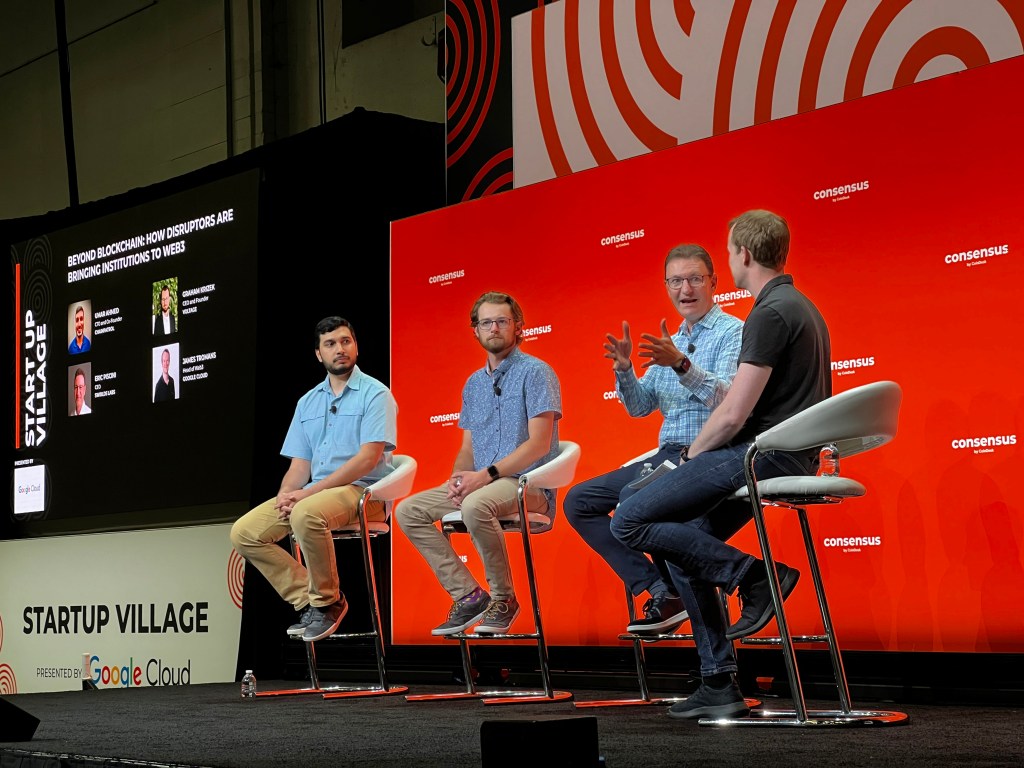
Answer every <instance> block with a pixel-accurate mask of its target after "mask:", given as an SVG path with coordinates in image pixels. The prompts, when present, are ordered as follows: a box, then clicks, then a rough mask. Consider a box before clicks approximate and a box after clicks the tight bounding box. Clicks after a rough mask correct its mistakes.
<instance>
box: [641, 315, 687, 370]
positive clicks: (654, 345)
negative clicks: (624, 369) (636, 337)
mask: <svg viewBox="0 0 1024 768" xmlns="http://www.w3.org/2000/svg"><path fill="white" fill-rule="evenodd" d="M640 336H641V337H642V338H644V339H645V340H646V341H643V342H641V343H640V345H639V346H640V352H639V353H638V354H639V355H640V357H646V358H649V359H648V360H647V362H646V363H644V364H643V365H642V366H641V367H643V368H650V367H651V366H652V365H664V366H666V367H667V368H671V367H672V366H674V365H676V364H677V363H678V362H679V361H680V360H682V359H683V357H684V355H683V353H682V352H680V351H679V350H678V349H676V345H675V344H674V343H673V342H672V335H671V334H670V333H669V332H668V323H666V322H665V318H662V319H661V336H654V335H653V334H650V333H642V334H640Z"/></svg>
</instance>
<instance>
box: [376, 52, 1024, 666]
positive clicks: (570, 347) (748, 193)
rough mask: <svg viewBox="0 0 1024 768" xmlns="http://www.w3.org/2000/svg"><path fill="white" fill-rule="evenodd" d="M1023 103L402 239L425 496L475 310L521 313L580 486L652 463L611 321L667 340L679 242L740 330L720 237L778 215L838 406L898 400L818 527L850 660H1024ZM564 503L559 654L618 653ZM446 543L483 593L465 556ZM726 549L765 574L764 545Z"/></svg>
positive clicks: (813, 127) (613, 590)
mask: <svg viewBox="0 0 1024 768" xmlns="http://www.w3.org/2000/svg"><path fill="white" fill-rule="evenodd" d="M1022 79H1024V58H1021V57H1017V58H1014V59H1009V60H1005V61H1002V62H998V63H995V64H991V65H988V66H984V67H979V68H976V69H972V70H969V71H967V72H964V73H960V74H956V75H949V76H945V77H941V78H937V79H934V80H930V81H927V82H923V83H918V84H915V85H911V86H908V87H905V88H899V89H896V90H893V91H889V92H886V93H882V94H877V95H874V96H869V97H866V98H862V99H857V100H853V101H850V102H847V103H844V104H839V105H836V106H833V107H828V108H825V109H821V110H817V111H813V112H808V113H804V114H801V115H797V116H793V117H789V118H785V119H781V120H777V121H773V122H770V123H764V124H761V125H758V126H754V127H751V128H747V129H743V130H739V131H734V132H732V133H728V134H724V135H721V136H717V137H713V138H709V139H706V140H702V141H698V142H694V143H691V144H687V145H683V146H680V147H676V148H672V149H668V150H664V151H661V152H657V153H652V154H648V155H644V156H642V157H637V158H633V159H630V160H626V161H623V162H619V163H615V164H612V165H608V166H604V167H601V168H597V169H594V170H590V171H585V172H581V173H577V174H573V175H570V176H566V177H563V178H559V179H555V180H551V181H547V182H542V183H538V184H534V185H530V186H528V187H525V188H522V189H518V190H515V191H512V192H508V193H504V194H501V195H496V196H494V197H491V198H486V199H482V200H478V201H474V202H469V203H465V204H462V205H458V206H454V207H450V208H447V209H444V210H440V211H436V212H432V213H428V214H425V215H422V216H417V217H415V218H410V219H407V220H403V221H399V222H395V223H394V224H393V227H392V301H391V309H392V325H391V327H392V334H393V336H392V350H391V351H392V364H391V370H392V386H393V390H394V394H395V397H396V398H397V401H398V404H399V433H398V451H399V452H400V453H408V454H411V455H412V456H414V457H415V458H416V459H417V461H418V462H419V470H418V474H417V480H416V489H415V490H423V489H425V488H429V487H434V486H437V485H440V484H442V483H443V482H445V481H446V480H447V478H448V477H449V475H450V473H451V470H452V464H453V461H454V458H455V455H456V453H457V451H458V447H459V445H460V441H461V430H460V429H459V426H458V417H459V410H460V407H461V401H460V392H461V389H462V386H463V383H464V382H465V380H466V378H467V377H468V376H469V375H470V374H471V373H472V372H473V371H474V370H477V369H479V368H481V367H482V366H483V365H484V364H485V353H484V350H483V349H482V348H481V347H480V345H479V344H478V342H477V341H476V339H475V338H474V335H473V332H472V329H471V328H470V324H469V310H470V307H471V306H472V304H473V302H474V300H475V299H476V298H477V297H478V296H479V295H480V294H481V293H483V292H484V291H488V290H500V291H506V292H508V293H510V294H512V295H513V296H514V297H515V298H516V299H518V301H519V302H520V303H521V304H522V306H523V309H524V312H525V326H524V340H523V344H522V348H523V350H524V351H525V352H527V353H528V354H530V355H534V356H536V357H539V358H541V359H543V360H545V361H547V362H548V363H549V364H551V365H552V366H553V367H554V369H555V371H556V372H557V374H558V376H559V379H560V382H561V391H562V401H563V414H562V419H561V420H560V421H559V423H558V426H559V433H560V437H561V439H563V440H571V441H574V442H577V443H579V445H580V446H581V449H582V454H581V459H580V462H579V466H578V469H577V472H576V481H577V482H579V481H582V480H585V479H587V478H591V477H594V476H596V475H599V474H602V473H604V472H607V471H609V470H611V469H613V468H615V467H617V466H619V465H620V464H622V463H624V462H627V461H628V460H630V459H631V458H633V457H635V456H637V455H638V454H641V453H643V452H645V451H647V450H649V449H651V448H654V447H655V446H656V445H657V442H658V430H659V428H660V426H661V419H660V416H659V415H658V414H654V415H651V416H648V417H645V418H631V417H630V416H628V415H627V413H626V411H625V409H624V408H623V406H622V404H621V403H619V402H618V401H617V398H616V394H615V380H614V376H613V374H612V370H611V368H612V362H611V361H610V360H608V359H606V358H605V357H604V356H603V355H604V349H603V346H602V345H603V343H604V341H605V335H606V334H608V333H612V334H615V335H617V336H618V335H621V331H622V322H623V321H624V320H627V321H629V323H630V325H631V329H632V334H633V339H634V343H635V342H637V341H639V337H640V334H641V333H652V334H658V333H659V330H658V329H659V325H660V323H661V321H662V319H663V318H664V319H665V320H666V322H667V324H668V327H669V329H670V330H671V331H672V332H674V331H675V330H676V329H677V328H678V326H679V324H680V321H681V318H680V317H679V315H678V314H677V312H676V310H675V308H674V306H673V305H672V303H671V301H670V300H669V298H668V296H667V293H666V290H665V285H664V271H663V265H664V259H665V255H666V254H667V252H668V251H669V250H670V249H671V248H672V247H673V246H675V245H677V244H680V243H698V244H701V245H703V246H704V247H706V248H707V249H708V251H709V252H710V253H711V254H712V256H713V258H714V260H715V265H716V271H717V274H718V282H717V288H716V291H715V298H716V301H717V303H718V304H719V305H720V306H721V307H722V309H723V310H724V311H725V312H728V313H730V314H733V315H735V316H737V317H739V318H741V319H743V318H745V317H746V316H747V314H748V312H749V311H750V308H751V306H752V304H753V300H754V297H752V296H750V295H749V294H748V293H747V292H745V291H743V290H738V289H737V288H736V286H735V285H734V283H733V280H732V277H731V275H730V272H729V268H728V263H727V252H726V242H727V235H728V222H729V221H730V220H731V219H732V218H733V217H735V216H737V215H739V214H740V213H742V212H744V211H746V210H749V209H755V208H758V209H760V208H763V209H769V210H772V211H775V212H776V213H778V214H780V215H782V216H784V217H785V218H786V219H787V220H788V222H789V225H790V228H791V231H792V247H791V250H790V254H789V262H788V265H787V272H789V273H791V274H792V275H793V276H794V280H795V283H796V286H797V287H798V288H799V289H800V290H802V291H803V292H805V293H806V294H807V295H808V296H809V297H811V299H812V300H813V301H814V302H815V303H816V304H817V306H818V307H819V308H820V309H821V311H822V313H823V315H824V317H825V318H826V320H827V322H828V325H829V329H830V333H831V340H832V360H831V368H832V385H833V390H834V391H835V392H842V391H844V390H847V389H850V388H852V387H856V386H859V385H862V384H866V383H869V382H872V381H878V380H894V381H896V382H898V383H899V384H900V385H901V387H902V388H903V392H904V400H903V405H902V410H901V415H900V424H899V433H898V434H897V436H896V438H895V440H894V441H893V442H891V443H889V444H887V445H885V446H883V447H881V448H879V449H876V450H874V451H870V452H868V453H865V454H862V455H859V456H854V457H851V458H849V459H847V460H845V461H842V462H841V468H840V469H841V472H842V474H844V475H847V476H850V477H853V478H856V479H857V480H859V481H861V482H862V483H864V485H865V486H866V488H867V493H866V495H865V496H864V497H862V498H859V499H855V500H850V501H846V502H844V503H842V504H839V505H835V506H829V507H815V508H813V509H812V510H811V511H810V518H811V526H812V530H813V533H814V538H815V544H816V547H817V552H818V555H819V558H820V561H821V568H822V572H823V575H824V580H825V583H826V586H827V589H828V591H829V595H830V602H831V607H832V614H833V619H834V621H835V624H836V627H837V632H838V636H839V638H840V641H841V643H842V645H843V646H844V647H846V648H851V649H862V650H893V651H944V652H973V651H978V652H1010V651H1012V652H1020V651H1022V650H1024V613H1022V612H1021V611H1019V610H1016V609H1014V608H1013V607H1012V605H1013V603H1014V601H1013V599H1012V597H1011V596H1013V595H1020V594H1024V567H1022V562H1024V560H1022V545H1024V522H1022V521H1024V514H1022V513H1024V507H1022V503H1021V500H1020V494H1019V493H1018V492H1017V491H1016V487H1015V478H1016V473H1017V471H1018V467H1019V466H1020V463H1021V459H1022V454H1021V447H1020V443H1019V441H1018V436H1017V429H1018V428H1019V426H1020V424H1021V419H1022V416H1024V397H1022V394H1021V392H1022V388H1021V381H1022V378H1024V362H1022V357H1021V355H1020V354H1019V353H1018V351H1017V350H1018V347H1019V346H1020V345H1019V343H1018V342H1017V341H1016V339H1017V338H1018V337H1019V336H1021V333H1022V331H1024V309H1022V303H1021V300H1020V295H1021V284H1022V278H1024V262H1022V259H1021V252H1022V247H1024V238H1022V235H1024V218H1022V217H1021V215H1020V211H1021V208H1022V206H1024V195H1022V193H1021V191H1020V185H1019V184H1018V183H1017V181H1016V180H1017V179H1018V178H1020V177H1021V175H1022V172H1024V155H1022V153H1021V150H1020V143H1021V136H1024V106H1022V104H1021V101H1020V99H1013V98H1007V94H1009V93H1014V92H1015V89H1016V88H1017V85H1018V84H1019V83H1020V82H1021V81H1022ZM633 361H634V365H639V364H640V363H641V362H642V361H641V359H640V358H638V357H637V355H636V349H635V347H634V355H633ZM566 490H567V489H563V490H562V491H560V492H559V494H558V505H559V509H558V516H557V517H556V519H555V522H554V525H553V527H552V529H551V530H550V531H549V532H547V533H544V534H541V535H539V536H537V537H535V538H534V539H533V541H534V546H535V552H534V554H535V561H536V567H537V576H538V581H539V587H540V602H541V605H542V608H543V612H544V625H545V626H544V628H545V633H546V636H547V639H548V641H549V643H551V644H553V645H561V646H588V645H615V644H617V643H621V642H622V641H618V640H617V636H618V634H619V633H621V632H623V631H624V630H625V626H626V624H627V621H628V616H627V612H626V606H625V602H624V587H623V584H622V582H621V581H619V580H618V579H617V577H616V576H615V574H614V573H613V572H612V570H611V569H610V568H609V567H608V566H607V565H606V564H605V562H604V561H603V560H602V559H601V558H600V557H599V556H597V555H596V554H595V553H594V552H593V551H592V550H590V549H589V548H588V547H587V545H586V544H584V542H583V541H582V539H581V538H580V536H579V535H578V534H577V533H576V532H575V531H574V530H573V529H572V528H571V527H570V526H569V524H568V523H567V522H566V519H565V516H564V514H563V511H562V509H561V503H562V501H563V500H564V498H565V491H566ZM767 517H768V521H769V526H770V528H771V530H772V532H773V533H772V535H773V536H774V541H775V542H776V543H775V544H774V545H773V554H774V555H775V557H776V558H777V559H779V560H781V561H783V562H785V563H787V564H789V565H791V566H794V567H797V568H798V569H800V570H801V571H803V573H804V575H805V578H804V579H803V580H802V581H801V583H800V584H799V585H798V586H797V588H796V590H795V592H794V593H793V595H792V596H791V597H790V599H789V601H788V602H787V610H791V611H792V614H791V616H790V625H791V628H792V629H793V631H794V632H795V633H797V634H816V633H817V632H819V631H820V618H818V617H817V615H816V610H817V609H816V602H815V597H814V590H813V587H812V584H811V581H810V578H809V576H808V575H807V574H808V571H807V566H806V557H805V556H804V555H803V547H802V543H801V538H800V529H799V524H798V521H797V519H796V516H795V514H794V513H791V512H786V511H779V510H771V511H769V512H768V515H767ZM452 541H453V545H454V546H455V547H456V549H457V550H458V552H459V553H460V554H461V555H463V556H464V557H465V560H466V562H467V563H468V565H469V566H470V568H471V569H472V570H473V571H474V573H475V574H476V575H477V578H478V579H479V580H480V583H481V584H486V582H485V581H484V575H483V570H482V568H481V567H480V560H479V556H478V555H477V553H476V551H475V550H474V548H473V546H472V543H471V541H470V539H469V537H468V536H466V535H455V536H453V539H452ZM733 543H734V544H735V545H736V546H738V547H740V548H741V549H744V550H745V551H747V552H750V553H753V554H759V550H758V546H757V540H756V536H755V534H754V531H753V526H752V525H748V526H747V527H746V528H745V529H744V530H743V531H741V532H740V533H739V534H738V535H737V536H736V537H735V538H734V539H733ZM392 546H393V548H394V557H393V590H394V599H393V617H392V618H393V628H394V638H393V639H394V641H395V642H396V643H399V644H424V645H425V644H429V643H438V642H445V641H444V639H441V638H432V637H431V635H430V630H431V628H433V627H435V626H436V625H438V624H439V623H441V622H442V621H443V620H444V618H445V615H446V611H447V610H448V608H449V606H450V598H449V596H448V595H447V594H446V593H445V592H444V591H443V590H442V589H441V588H440V587H439V585H438V583H437V579H436V578H435V576H434V574H433V573H432V572H431V570H430V568H429V567H428V566H427V565H426V563H425V561H424V560H423V558H422V557H421V556H420V555H419V554H418V553H417V552H416V550H415V549H414V548H413V547H412V545H411V544H410V543H409V541H408V540H407V539H406V537H405V536H404V534H403V533H402V532H401V530H398V529H396V532H395V535H394V536H393V537H392ZM508 549H509V552H510V556H511V558H512V562H513V567H514V576H515V581H516V589H517V595H518V597H519V600H520V602H521V603H522V604H523V606H524V609H523V611H522V613H521V614H520V617H519V619H518V620H517V622H516V625H515V626H514V627H513V631H514V632H515V631H530V630H531V629H532V614H531V613H530V611H529V610H528V604H529V589H528V587H527V584H526V580H525V572H524V570H523V566H522V560H523V558H522V552H521V550H522V547H521V545H520V542H519V541H518V540H517V539H513V538H509V539H508ZM733 601H734V602H733V603H732V605H731V610H733V611H736V610H738V608H737V605H736V603H735V598H733ZM734 615H738V614H734ZM681 631H686V626H685V625H684V627H683V629H682V630H681Z"/></svg>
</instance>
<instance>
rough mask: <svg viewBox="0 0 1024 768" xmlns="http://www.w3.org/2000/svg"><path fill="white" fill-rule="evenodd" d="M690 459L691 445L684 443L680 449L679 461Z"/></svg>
mask: <svg viewBox="0 0 1024 768" xmlns="http://www.w3.org/2000/svg"><path fill="white" fill-rule="evenodd" d="M689 460H690V446H688V445H684V446H683V448H682V450H680V451H679V463H680V464H682V463H683V462H685V461H689Z"/></svg>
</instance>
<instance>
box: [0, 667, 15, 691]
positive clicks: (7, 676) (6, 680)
mask: <svg viewBox="0 0 1024 768" xmlns="http://www.w3.org/2000/svg"><path fill="white" fill-rule="evenodd" d="M17 692H18V681H17V679H16V678H15V677H14V670H13V669H11V668H10V666H9V665H7V664H0V694H3V695H4V696H12V695H14V694H15V693H17Z"/></svg>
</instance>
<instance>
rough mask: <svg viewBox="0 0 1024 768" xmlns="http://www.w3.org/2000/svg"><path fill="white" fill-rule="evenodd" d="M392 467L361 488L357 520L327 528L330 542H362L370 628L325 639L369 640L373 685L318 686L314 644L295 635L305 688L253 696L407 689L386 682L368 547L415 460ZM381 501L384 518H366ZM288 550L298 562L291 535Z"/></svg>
mask: <svg viewBox="0 0 1024 768" xmlns="http://www.w3.org/2000/svg"><path fill="white" fill-rule="evenodd" d="M391 463H392V465H393V466H394V470H393V471H392V472H391V473H390V474H389V475H388V476H387V477H385V478H382V479H380V480H378V481H377V482H375V483H373V484H372V485H369V486H367V487H366V488H365V489H364V490H363V494H362V496H360V497H359V504H358V520H357V521H356V522H354V523H352V524H351V525H346V526H343V527H341V528H337V529H335V530H332V531H331V538H332V539H333V540H334V541H349V540H352V539H356V540H358V541H360V542H361V543H362V546H361V547H360V550H361V552H362V555H363V574H364V577H365V579H366V591H367V595H368V596H369V602H370V620H371V629H370V631H368V632H337V631H336V632H335V633H334V634H332V635H331V636H330V637H329V638H324V639H325V640H362V641H365V640H368V639H369V640H372V641H373V645H374V651H375V653H376V657H377V679H378V683H377V685H367V686H341V685H337V686H328V687H326V688H325V687H321V685H320V678H319V675H318V674H317V665H316V649H315V648H314V646H315V645H316V643H307V642H305V641H304V640H302V638H301V637H299V638H298V640H299V642H302V643H303V644H304V645H305V646H306V665H307V667H308V669H309V680H310V685H309V687H306V688H293V689H287V690H280V691H259V692H258V693H257V694H256V695H257V696H259V697H263V696H289V695H296V694H308V693H319V694H322V695H323V698H325V699H337V698H352V697H362V696H388V695H392V694H396V693H404V692H406V691H407V690H409V687H408V686H406V685H398V686H396V685H389V684H388V679H387V671H386V669H385V666H384V641H383V633H382V631H381V625H380V602H379V597H378V592H377V580H376V575H375V573H374V569H373V556H372V552H371V550H370V541H371V540H372V539H375V538H377V537H379V536H383V535H385V534H387V533H389V532H390V530H391V528H390V525H389V521H390V520H391V509H392V507H393V506H394V502H395V501H397V500H399V499H401V498H403V497H405V496H408V495H409V492H410V491H411V490H412V485H413V481H414V480H415V478H416V460H415V459H414V458H412V457H411V456H404V455H400V454H395V455H393V456H392V457H391ZM371 499H373V500H377V501H383V502H384V503H385V505H384V508H385V518H384V520H383V521H381V522H376V521H368V520H367V519H366V504H367V503H368V502H369V501H370V500H371ZM292 552H293V554H294V555H295V558H296V559H297V560H299V562H301V561H302V552H301V551H300V550H299V545H298V542H297V541H295V538H294V537H292Z"/></svg>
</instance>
